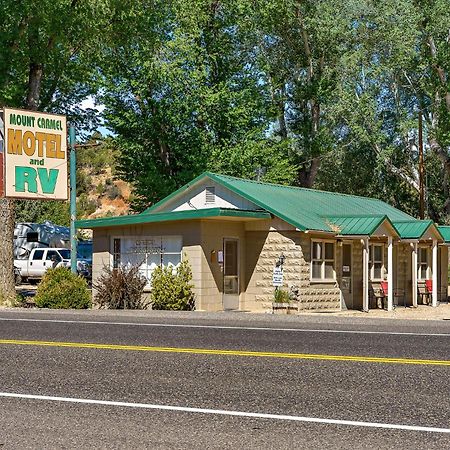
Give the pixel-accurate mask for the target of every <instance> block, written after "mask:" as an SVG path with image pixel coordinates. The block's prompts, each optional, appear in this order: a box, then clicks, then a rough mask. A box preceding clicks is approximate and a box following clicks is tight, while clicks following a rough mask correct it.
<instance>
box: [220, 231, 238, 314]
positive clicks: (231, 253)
mask: <svg viewBox="0 0 450 450" xmlns="http://www.w3.org/2000/svg"><path fill="white" fill-rule="evenodd" d="M223 250H224V252H223V253H224V264H223V267H224V268H223V309H239V241H238V240H237V239H224V240H223Z"/></svg>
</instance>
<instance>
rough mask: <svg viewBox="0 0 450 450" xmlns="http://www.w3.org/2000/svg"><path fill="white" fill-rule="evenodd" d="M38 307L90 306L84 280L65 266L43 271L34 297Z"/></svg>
mask: <svg viewBox="0 0 450 450" xmlns="http://www.w3.org/2000/svg"><path fill="white" fill-rule="evenodd" d="M34 300H35V302H36V305H37V306H39V307H40V308H53V309H56V308H61V309H69V308H73V309H85V308H90V307H91V294H90V292H89V289H88V286H87V283H86V280H85V279H84V278H82V277H80V276H78V275H75V274H73V273H72V272H71V271H70V270H69V269H68V268H66V267H56V268H55V269H49V270H47V272H45V275H44V278H42V281H41V282H40V283H39V286H38V288H37V291H36V296H35V298H34Z"/></svg>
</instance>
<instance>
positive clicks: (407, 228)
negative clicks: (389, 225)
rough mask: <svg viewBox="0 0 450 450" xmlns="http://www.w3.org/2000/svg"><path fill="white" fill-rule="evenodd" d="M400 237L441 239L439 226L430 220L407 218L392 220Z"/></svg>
mask: <svg viewBox="0 0 450 450" xmlns="http://www.w3.org/2000/svg"><path fill="white" fill-rule="evenodd" d="M394 226H395V228H396V229H397V231H398V233H399V234H400V237H401V238H402V239H431V238H437V239H443V238H442V234H441V232H440V227H436V225H435V224H434V222H433V221H432V220H407V221H398V222H394Z"/></svg>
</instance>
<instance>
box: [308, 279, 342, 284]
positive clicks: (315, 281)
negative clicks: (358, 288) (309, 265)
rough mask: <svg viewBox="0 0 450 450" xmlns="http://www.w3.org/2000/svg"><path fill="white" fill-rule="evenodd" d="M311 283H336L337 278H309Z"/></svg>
mask: <svg viewBox="0 0 450 450" xmlns="http://www.w3.org/2000/svg"><path fill="white" fill-rule="evenodd" d="M309 282H310V284H335V283H336V280H319V279H314V280H309Z"/></svg>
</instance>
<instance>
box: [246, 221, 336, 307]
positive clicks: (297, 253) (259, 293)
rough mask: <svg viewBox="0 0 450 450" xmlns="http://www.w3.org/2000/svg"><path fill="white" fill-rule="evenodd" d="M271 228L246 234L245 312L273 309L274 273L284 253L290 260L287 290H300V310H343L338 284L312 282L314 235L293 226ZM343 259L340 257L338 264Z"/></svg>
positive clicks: (285, 285) (288, 263)
mask: <svg viewBox="0 0 450 450" xmlns="http://www.w3.org/2000/svg"><path fill="white" fill-rule="evenodd" d="M272 225H273V224H272ZM286 225H287V224H286ZM271 228H272V229H268V230H265V231H252V230H247V232H246V236H245V241H246V254H247V261H246V279H245V285H246V295H245V300H244V306H245V309H249V310H262V309H268V308H270V307H271V304H272V301H273V295H274V290H275V288H274V287H273V286H272V273H273V268H274V266H275V263H276V261H277V260H278V258H279V256H280V255H281V254H283V255H284V256H285V257H286V260H285V263H284V266H283V274H284V286H283V289H285V290H289V289H291V288H297V289H298V293H299V310H308V309H339V308H340V290H339V287H338V285H337V282H333V283H315V282H311V280H310V262H311V259H310V248H311V235H309V234H305V233H302V232H299V231H295V230H293V229H292V228H291V229H289V227H285V228H286V229H278V230H274V229H273V228H274V227H273V226H272V227H271ZM280 228H281V227H280ZM336 249H337V247H336ZM339 259H340V258H339V255H338V254H336V262H337V261H339Z"/></svg>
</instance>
